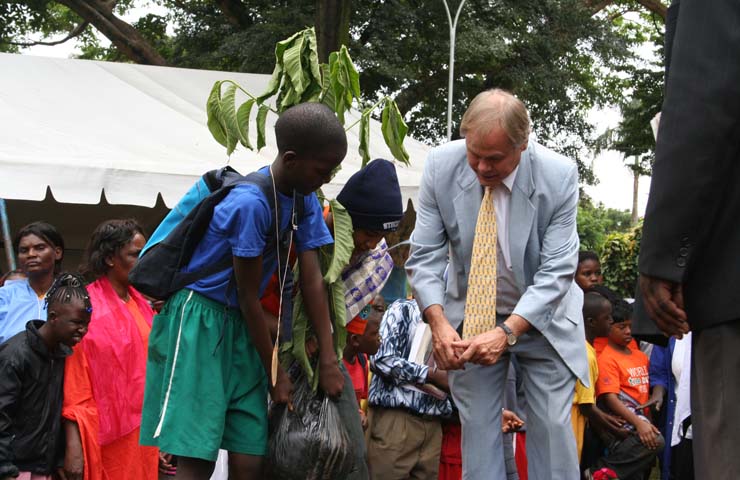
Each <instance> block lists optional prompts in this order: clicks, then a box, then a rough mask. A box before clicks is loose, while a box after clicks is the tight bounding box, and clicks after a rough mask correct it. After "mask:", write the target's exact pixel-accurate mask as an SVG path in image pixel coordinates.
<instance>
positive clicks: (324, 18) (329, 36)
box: [316, 0, 352, 63]
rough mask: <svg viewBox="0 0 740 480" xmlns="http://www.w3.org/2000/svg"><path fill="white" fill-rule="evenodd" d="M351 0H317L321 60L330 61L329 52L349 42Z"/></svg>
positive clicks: (317, 25) (317, 29)
mask: <svg viewBox="0 0 740 480" xmlns="http://www.w3.org/2000/svg"><path fill="white" fill-rule="evenodd" d="M351 12H352V2H351V0H316V40H317V41H318V50H319V62H322V63H328V62H329V54H330V53H331V52H335V51H337V50H339V48H340V47H341V46H342V45H347V44H348V43H349V17H350V13H351Z"/></svg>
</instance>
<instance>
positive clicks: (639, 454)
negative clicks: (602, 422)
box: [596, 433, 665, 480]
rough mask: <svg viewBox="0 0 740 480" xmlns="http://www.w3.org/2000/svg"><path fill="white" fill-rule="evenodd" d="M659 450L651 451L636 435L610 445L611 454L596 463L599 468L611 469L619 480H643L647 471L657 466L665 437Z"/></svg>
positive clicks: (660, 438) (633, 434) (660, 440)
mask: <svg viewBox="0 0 740 480" xmlns="http://www.w3.org/2000/svg"><path fill="white" fill-rule="evenodd" d="M658 444H659V448H658V449H657V450H650V449H648V448H647V447H646V446H645V445H643V444H642V442H641V441H640V437H638V436H637V434H636V433H631V434H630V435H629V436H628V437H627V438H625V439H624V440H619V441H617V440H614V441H612V442H610V444H609V453H608V454H607V455H606V456H604V457H601V458H600V459H599V461H598V462H596V464H597V466H598V468H603V467H607V468H611V469H612V470H614V472H615V473H616V474H617V477H619V480H642V478H643V475H644V474H645V471H646V470H648V469H649V468H650V467H651V466H652V465H653V464H655V458H656V456H657V455H658V454H659V453H660V452H661V451H662V450H663V446H664V445H665V442H664V441H663V436H662V435H661V436H659V438H658Z"/></svg>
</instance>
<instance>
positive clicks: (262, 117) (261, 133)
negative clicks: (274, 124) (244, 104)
mask: <svg viewBox="0 0 740 480" xmlns="http://www.w3.org/2000/svg"><path fill="white" fill-rule="evenodd" d="M269 110H270V107H268V106H267V105H260V108H259V110H258V111H257V150H258V151H259V150H260V149H261V148H262V147H264V146H265V122H266V121H267V112H268V111H269Z"/></svg>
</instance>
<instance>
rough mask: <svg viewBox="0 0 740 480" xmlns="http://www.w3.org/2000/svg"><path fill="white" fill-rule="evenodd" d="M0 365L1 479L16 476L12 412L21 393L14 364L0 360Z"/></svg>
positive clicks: (6, 360)
mask: <svg viewBox="0 0 740 480" xmlns="http://www.w3.org/2000/svg"><path fill="white" fill-rule="evenodd" d="M0 363H1V364H2V366H0V478H3V477H5V476H8V475H9V476H13V475H17V474H18V469H17V468H16V467H15V465H14V464H13V460H14V459H13V420H14V418H13V417H14V413H13V412H14V411H15V406H16V402H17V401H18V396H19V395H20V391H21V379H20V377H19V376H18V370H17V367H16V365H15V362H13V361H12V360H10V359H8V358H2V360H1V361H0Z"/></svg>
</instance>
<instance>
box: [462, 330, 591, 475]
mask: <svg viewBox="0 0 740 480" xmlns="http://www.w3.org/2000/svg"><path fill="white" fill-rule="evenodd" d="M499 319H500V320H503V319H502V318H501V317H499ZM509 352H510V353H513V354H515V355H516V358H517V361H518V362H519V364H520V367H521V375H522V386H523V388H524V394H525V396H526V399H527V409H526V413H527V425H526V428H527V463H528V469H529V472H528V473H529V479H530V480H573V479H578V478H579V469H578V455H577V453H576V442H575V438H574V436H573V428H572V427H571V422H570V410H571V405H572V404H573V394H574V391H575V390H574V389H575V380H576V377H575V375H573V373H572V372H571V371H570V369H569V368H568V367H567V366H566V365H565V363H564V362H563V360H562V359H561V358H560V356H559V355H558V354H557V352H556V351H555V349H554V348H553V347H552V346H551V345H550V343H549V342H548V341H547V340H546V339H545V338H544V337H543V336H542V335H541V334H540V333H539V332H538V331H536V330H531V331H530V332H528V333H526V334H524V335H522V336H521V337H520V338H519V340H518V342H517V344H516V345H514V346H513V347H510V349H509ZM508 364H509V354H508V353H507V354H505V355H504V356H502V357H501V359H500V360H499V361H498V362H497V363H496V364H494V365H490V366H480V365H473V364H467V365H465V370H456V371H453V372H450V387H451V390H452V396H453V398H454V399H455V403H456V404H457V407H458V409H459V410H460V421H461V422H462V460H463V462H462V463H463V480H500V479H505V478H506V466H505V461H504V447H503V442H502V433H501V407H502V405H503V395H504V389H505V385H506V373H507V370H508Z"/></svg>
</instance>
